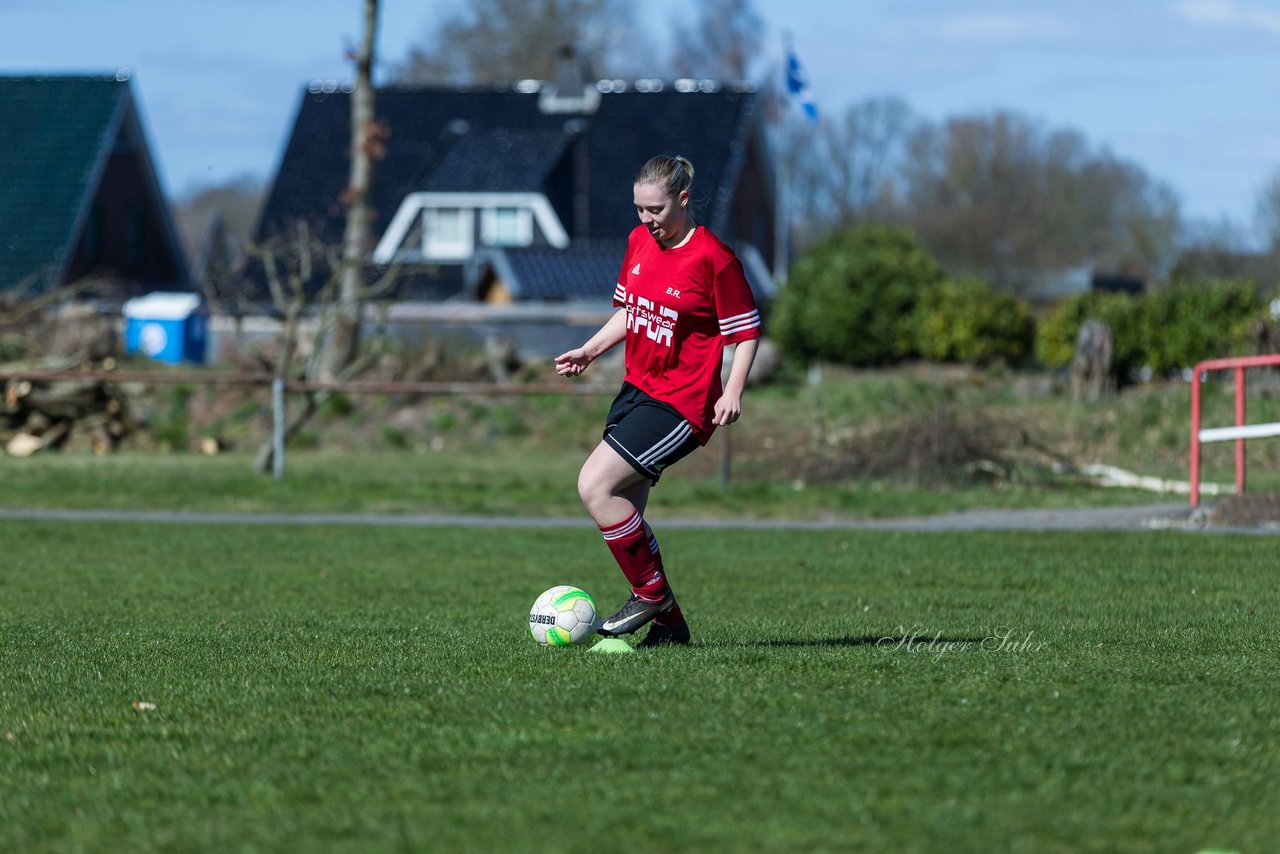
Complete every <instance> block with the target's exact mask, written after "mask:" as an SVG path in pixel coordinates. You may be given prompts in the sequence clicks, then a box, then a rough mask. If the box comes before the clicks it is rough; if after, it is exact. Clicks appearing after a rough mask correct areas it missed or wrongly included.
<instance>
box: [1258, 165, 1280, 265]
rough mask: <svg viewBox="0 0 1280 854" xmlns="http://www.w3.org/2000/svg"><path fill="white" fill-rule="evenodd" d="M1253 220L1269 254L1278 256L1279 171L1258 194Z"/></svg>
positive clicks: (1279, 214) (1279, 231)
mask: <svg viewBox="0 0 1280 854" xmlns="http://www.w3.org/2000/svg"><path fill="white" fill-rule="evenodd" d="M1255 219H1256V221H1257V224H1258V231H1259V232H1261V234H1262V239H1263V240H1265V241H1266V243H1267V246H1268V247H1270V249H1271V252H1272V253H1273V254H1280V171H1278V172H1276V173H1275V174H1274V175H1272V176H1271V178H1270V180H1268V181H1267V183H1266V184H1265V185H1263V187H1262V189H1261V190H1260V191H1259V192H1258V200H1257V207H1256V216H1255Z"/></svg>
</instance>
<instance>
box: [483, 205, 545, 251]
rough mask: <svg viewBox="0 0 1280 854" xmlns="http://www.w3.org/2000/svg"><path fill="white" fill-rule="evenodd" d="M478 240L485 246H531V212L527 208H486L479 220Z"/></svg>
mask: <svg viewBox="0 0 1280 854" xmlns="http://www.w3.org/2000/svg"><path fill="white" fill-rule="evenodd" d="M480 240H481V242H483V243H484V244H485V245H486V246H528V245H530V244H532V243H533V212H532V211H530V210H529V209H528V208H487V209H486V210H484V211H483V212H482V215H481V219H480Z"/></svg>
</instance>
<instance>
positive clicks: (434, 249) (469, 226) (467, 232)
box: [422, 207, 475, 261]
mask: <svg viewBox="0 0 1280 854" xmlns="http://www.w3.org/2000/svg"><path fill="white" fill-rule="evenodd" d="M474 222H475V219H474V217H473V216H472V212H471V211H470V210H469V209H466V208H445V207H441V208H427V209H426V210H424V211H423V212H422V254H423V256H424V257H426V258H427V259H429V260H432V261H462V260H466V259H467V258H470V257H471V252H472V251H473V249H474V245H473V244H474V241H473V239H472V233H473V231H474V230H475V225H474Z"/></svg>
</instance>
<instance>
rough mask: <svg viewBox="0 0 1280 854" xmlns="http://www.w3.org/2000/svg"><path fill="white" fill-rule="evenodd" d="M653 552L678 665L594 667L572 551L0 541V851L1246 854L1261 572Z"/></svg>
mask: <svg viewBox="0 0 1280 854" xmlns="http://www.w3.org/2000/svg"><path fill="white" fill-rule="evenodd" d="M659 533H660V536H662V538H663V545H664V550H665V552H666V554H667V557H668V563H669V565H672V566H674V567H676V570H675V580H676V582H677V585H678V590H679V591H680V593H681V595H682V600H683V602H684V605H685V608H686V611H687V612H688V614H689V616H690V619H691V621H692V623H693V626H694V631H695V639H696V641H697V642H698V643H697V646H695V647H693V648H690V649H677V650H659V651H653V652H645V653H638V654H635V655H631V656H601V655H593V654H590V653H589V652H587V651H586V650H584V649H569V650H545V649H541V648H539V647H537V646H536V645H535V644H534V643H533V642H532V641H531V640H530V639H529V638H528V636H527V632H526V628H525V625H524V615H525V614H526V613H527V610H528V607H529V605H530V603H532V601H533V599H534V598H535V597H536V596H537V594H538V593H540V592H541V591H542V590H543V589H544V588H546V587H549V586H551V585H553V584H557V583H574V584H578V585H580V586H582V587H584V588H585V589H587V590H588V591H590V592H592V593H593V594H595V595H596V598H597V600H598V601H599V602H600V604H601V607H602V609H606V608H612V607H613V606H614V605H616V604H618V602H619V601H620V600H621V598H622V596H623V594H624V590H623V587H622V584H621V580H620V577H619V576H618V574H617V571H616V569H614V568H613V567H612V565H611V564H610V562H609V558H608V553H607V551H606V550H605V548H604V546H603V545H602V544H601V543H600V541H599V540H598V538H597V537H595V536H593V535H592V534H591V532H590V531H589V530H583V531H576V530H540V529H538V528H536V527H530V528H528V529H517V530H511V531H503V532H501V533H495V532H492V531H477V530H468V529H462V528H432V529H408V528H404V529H402V528H377V529H375V528H349V527H344V528H341V529H326V528H324V527H291V526H281V527H272V526H266V527H257V526H225V527H219V526H203V525H201V526H196V525H192V526H183V525H126V524H114V523H77V524H72V523H30V522H23V523H18V522H0V554H2V555H3V556H4V560H3V563H0V850H37V851H38V850H50V851H52V850H156V849H164V850H219V851H221V850H227V849H239V850H282V849H285V850H316V849H319V848H324V849H327V850H334V849H338V850H353V851H354V850H362V851H363V850H441V851H448V850H468V851H470V850H476V851H492V850H545V849H547V848H553V849H556V850H574V849H591V848H601V849H612V848H615V847H626V848H628V849H634V850H689V851H695V850H697V851H701V850H776V851H797V850H863V851H919V850H928V851H992V850H997V851H1000V850H1009V851H1027V852H1054V851H1062V852H1068V851H1070V852H1074V851H1112V850H1114V851H1158V852H1164V851H1185V852H1194V851H1199V850H1201V849H1205V848H1226V849H1234V850H1238V851H1264V850H1268V849H1270V848H1271V847H1272V846H1273V845H1274V843H1275V840H1276V839H1280V812H1278V811H1277V810H1276V804H1277V803H1280V742H1277V740H1276V738H1275V732H1276V728H1277V726H1278V725H1280V698H1278V696H1277V694H1276V691H1275V680H1274V675H1275V649H1276V643H1277V633H1276V628H1275V627H1276V625H1277V623H1278V621H1280V593H1277V587H1276V584H1275V568H1276V564H1275V548H1274V543H1272V542H1271V541H1270V540H1268V539H1263V538H1253V537H1232V536H1221V535H1218V536H1206V535H1191V534H1173V533H1149V534H1119V533H1116V534H1108V533H1090V534H1045V533H1036V534H1017V533H999V534H996V533H971V534H910V533H873V532H848V533H840V532H823V533H794V532H779V531H769V532H758V533H757V532H743V531H733V532H727V531H696V530H675V531H671V532H669V533H665V534H663V533H662V532H661V531H660V532H659ZM1000 638H1005V639H1004V640H1003V641H1002V640H1000ZM882 639H887V640H882ZM1002 645H1003V646H1005V647H1006V648H1005V649H1000V648H999V647H1001V646H1002ZM137 702H145V703H151V704H154V706H155V708H154V709H135V708H134V704H135V703H137ZM623 841H625V845H624V844H623Z"/></svg>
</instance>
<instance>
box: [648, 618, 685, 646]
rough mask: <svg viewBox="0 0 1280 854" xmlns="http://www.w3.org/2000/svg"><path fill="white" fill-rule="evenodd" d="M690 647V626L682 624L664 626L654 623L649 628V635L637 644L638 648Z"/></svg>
mask: <svg viewBox="0 0 1280 854" xmlns="http://www.w3.org/2000/svg"><path fill="white" fill-rule="evenodd" d="M688 645H689V624H688V623H686V622H683V621H682V622H680V623H679V624H678V625H675V626H663V625H660V624H658V623H654V624H653V625H652V626H650V627H649V633H648V634H646V635H645V636H644V640H642V641H640V643H638V644H636V647H637V648H639V647H646V648H647V647H655V646H688Z"/></svg>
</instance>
